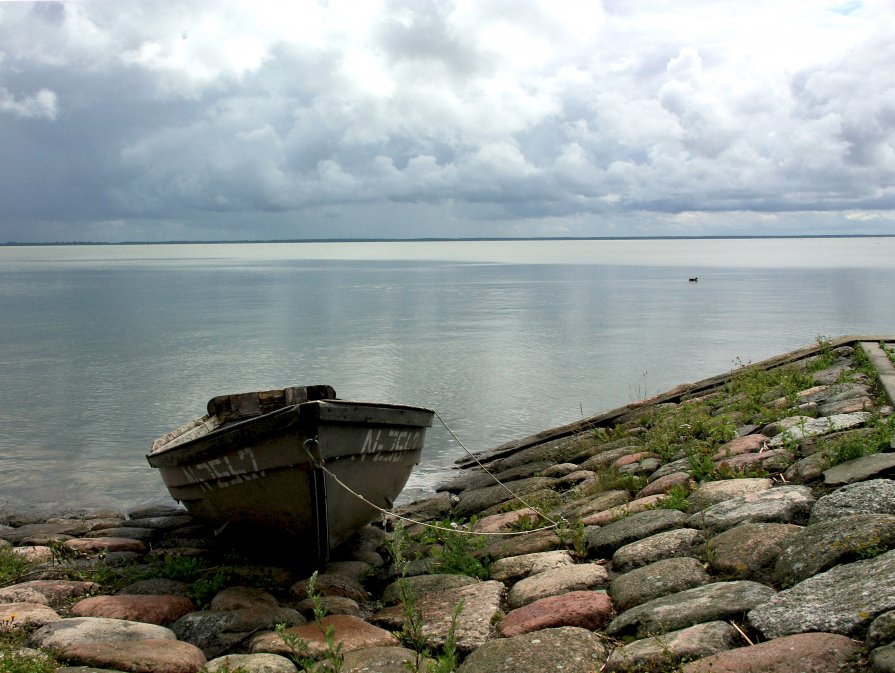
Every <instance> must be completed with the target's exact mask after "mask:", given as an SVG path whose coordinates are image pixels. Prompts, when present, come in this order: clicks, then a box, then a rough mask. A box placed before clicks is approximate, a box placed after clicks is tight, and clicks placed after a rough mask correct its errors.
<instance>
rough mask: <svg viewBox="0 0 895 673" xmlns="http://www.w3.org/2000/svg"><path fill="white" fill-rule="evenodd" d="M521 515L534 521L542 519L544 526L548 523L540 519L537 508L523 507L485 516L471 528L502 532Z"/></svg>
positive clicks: (487, 531)
mask: <svg viewBox="0 0 895 673" xmlns="http://www.w3.org/2000/svg"><path fill="white" fill-rule="evenodd" d="M522 517H530V518H533V519H535V520H536V521H539V522H540V521H542V522H543V525H545V526H546V525H548V524H549V522H548V521H547V520H546V519H541V515H540V514H538V512H537V510H534V509H529V508H528V507H524V508H522V509H517V510H514V511H512V512H505V513H503V514H492V515H491V516H486V517H485V518H484V519H480V520H479V521H477V522H476V524H475V526H474V527H473V530H474V531H475V532H476V533H503V532H506V531H510V530H512V529H513V524H514V523H516V522H517V521H518V520H519V519H521V518H522Z"/></svg>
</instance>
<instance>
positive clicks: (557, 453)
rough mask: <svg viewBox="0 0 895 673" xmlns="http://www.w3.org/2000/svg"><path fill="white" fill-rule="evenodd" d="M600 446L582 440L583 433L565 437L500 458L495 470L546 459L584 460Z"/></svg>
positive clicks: (553, 461) (553, 462)
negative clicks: (584, 457)
mask: <svg viewBox="0 0 895 673" xmlns="http://www.w3.org/2000/svg"><path fill="white" fill-rule="evenodd" d="M598 448H599V447H597V446H595V445H593V444H592V443H590V442H588V441H586V440H585V441H582V436H581V435H577V436H576V435H573V436H571V437H563V438H562V439H556V440H553V441H552V442H546V443H544V444H537V445H536V446H530V447H529V448H527V449H522V450H521V451H518V452H517V453H514V454H513V455H511V456H507V457H506V458H500V459H498V460H495V461H494V462H493V463H492V466H493V469H492V471H494V472H503V471H504V470H510V469H512V468H514V467H518V466H520V465H525V464H527V463H535V462H540V461H546V462H548V463H551V464H556V463H577V462H580V461H581V460H583V456H589V455H592V453H593V452H595V451H597V450H598Z"/></svg>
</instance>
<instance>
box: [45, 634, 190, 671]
mask: <svg viewBox="0 0 895 673" xmlns="http://www.w3.org/2000/svg"><path fill="white" fill-rule="evenodd" d="M55 654H56V656H57V657H58V658H59V659H61V660H63V661H65V662H68V663H69V664H75V665H82V666H92V667H95V668H107V669H112V670H116V671H127V672H129V673H195V672H196V671H198V670H199V669H200V668H201V667H202V666H203V665H204V664H205V655H204V654H202V650H200V649H199V648H198V647H196V646H195V645H190V644H189V643H184V642H182V641H179V640H130V641H124V642H108V643H77V644H74V645H69V646H67V647H64V648H61V649H59V650H58V651H56V652H55Z"/></svg>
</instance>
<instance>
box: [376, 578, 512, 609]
mask: <svg viewBox="0 0 895 673" xmlns="http://www.w3.org/2000/svg"><path fill="white" fill-rule="evenodd" d="M495 579H496V578H495ZM476 582H478V580H477V579H476V578H475V577H469V576H468V575H417V576H415V577H405V578H404V579H403V580H397V581H396V582H392V583H391V584H389V585H388V586H387V587H386V588H385V590H384V591H383V592H382V602H383V603H384V604H385V605H392V604H394V603H398V602H400V601H401V584H402V583H403V584H404V586H405V587H406V589H407V591H409V592H410V595H411V596H414V597H419V596H423V595H425V594H429V593H432V592H433V591H447V590H449V589H456V588H458V587H465V586H468V585H470V584H475V583H476Z"/></svg>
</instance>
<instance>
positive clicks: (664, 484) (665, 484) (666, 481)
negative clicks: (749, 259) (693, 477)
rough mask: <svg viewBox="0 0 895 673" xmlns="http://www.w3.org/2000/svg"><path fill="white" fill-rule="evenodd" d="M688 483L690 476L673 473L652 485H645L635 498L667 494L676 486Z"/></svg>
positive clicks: (682, 473)
mask: <svg viewBox="0 0 895 673" xmlns="http://www.w3.org/2000/svg"><path fill="white" fill-rule="evenodd" d="M689 481H690V475H689V473H687V472H673V473H671V474H666V475H665V476H664V477H659V478H658V479H656V480H655V481H654V482H653V483H651V484H647V485H646V486H645V487H644V488H642V489H641V490H640V492H639V493H638V494H637V498H638V499H640V498H645V497H647V496H650V495H660V494H663V493H668V491H670V490H671V489H672V488H673V487H674V486H677V485H678V484H687V483H689Z"/></svg>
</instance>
